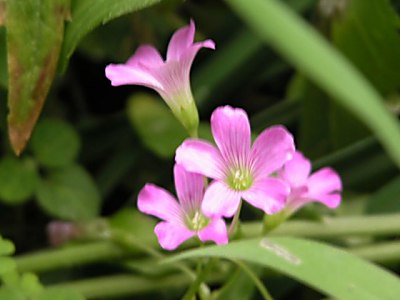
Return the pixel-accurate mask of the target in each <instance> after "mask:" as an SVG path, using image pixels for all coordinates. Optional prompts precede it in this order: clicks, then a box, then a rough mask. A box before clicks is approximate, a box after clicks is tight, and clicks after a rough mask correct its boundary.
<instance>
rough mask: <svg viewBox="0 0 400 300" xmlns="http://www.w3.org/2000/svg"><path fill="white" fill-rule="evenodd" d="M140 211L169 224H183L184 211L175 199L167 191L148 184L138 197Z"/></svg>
mask: <svg viewBox="0 0 400 300" xmlns="http://www.w3.org/2000/svg"><path fill="white" fill-rule="evenodd" d="M138 209H139V210H140V211H141V212H143V213H145V214H149V215H152V216H155V217H158V218H160V219H162V220H165V221H169V222H175V223H178V222H183V214H182V209H181V208H180V206H179V205H178V202H177V201H176V200H175V198H174V197H173V196H172V195H171V194H170V193H169V192H167V191H166V190H164V189H162V188H160V187H158V186H156V185H153V184H150V183H148V184H146V185H145V186H144V187H143V188H142V189H141V191H140V192H139V195H138Z"/></svg>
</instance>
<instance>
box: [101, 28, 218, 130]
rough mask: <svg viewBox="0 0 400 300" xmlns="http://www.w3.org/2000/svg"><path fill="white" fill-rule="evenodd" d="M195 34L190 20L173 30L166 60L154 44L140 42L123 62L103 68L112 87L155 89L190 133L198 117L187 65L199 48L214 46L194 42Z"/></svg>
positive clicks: (207, 42)
mask: <svg viewBox="0 0 400 300" xmlns="http://www.w3.org/2000/svg"><path fill="white" fill-rule="evenodd" d="M194 34H195V25H194V22H193V21H191V22H190V25H188V26H186V27H183V28H181V29H179V30H178V31H176V32H175V33H174V35H173V36H172V38H171V40H170V42H169V45H168V50H167V59H166V61H164V60H163V58H162V57H161V55H160V53H159V52H158V51H157V49H155V48H154V47H153V46H150V45H142V46H140V47H139V48H138V49H137V50H136V52H135V53H134V54H133V56H132V57H131V58H129V59H128V61H127V62H126V63H125V64H110V65H108V66H107V67H106V76H107V78H108V79H110V80H111V84H112V85H113V86H119V85H127V84H132V85H142V86H145V87H148V88H151V89H154V90H155V91H157V92H158V93H159V94H160V96H161V97H162V98H163V99H164V100H165V102H166V103H167V104H168V106H169V107H170V108H171V110H172V112H173V113H174V115H175V116H176V117H177V118H178V120H180V122H181V123H182V124H183V126H184V127H185V128H186V129H187V130H188V131H189V132H191V133H193V132H194V131H196V130H197V127H198V123H199V117H198V112H197V108H196V104H195V102H194V100H193V96H192V92H191V89H190V81H189V76H190V68H191V66H192V63H193V60H194V58H195V56H196V54H197V52H198V51H199V50H200V49H201V48H203V47H205V48H211V49H214V48H215V44H214V42H213V41H212V40H205V41H203V42H197V43H193V40H194Z"/></svg>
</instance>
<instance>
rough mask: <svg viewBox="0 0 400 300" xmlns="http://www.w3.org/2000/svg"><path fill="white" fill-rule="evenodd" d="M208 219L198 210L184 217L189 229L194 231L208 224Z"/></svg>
mask: <svg viewBox="0 0 400 300" xmlns="http://www.w3.org/2000/svg"><path fill="white" fill-rule="evenodd" d="M209 221H210V220H209V219H208V218H207V217H206V216H204V215H203V214H202V213H201V212H199V211H195V212H194V213H193V214H190V215H188V216H187V218H186V224H187V226H188V227H189V229H190V230H194V231H199V230H202V229H203V228H205V227H206V226H207V225H208V223H209Z"/></svg>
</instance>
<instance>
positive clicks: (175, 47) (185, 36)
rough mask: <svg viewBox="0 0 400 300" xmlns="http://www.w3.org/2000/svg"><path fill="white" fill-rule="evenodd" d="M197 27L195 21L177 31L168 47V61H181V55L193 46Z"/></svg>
mask: <svg viewBox="0 0 400 300" xmlns="http://www.w3.org/2000/svg"><path fill="white" fill-rule="evenodd" d="M195 30H196V29H195V25H194V22H193V20H191V21H190V24H189V25H188V26H185V27H183V28H181V29H179V30H177V31H176V32H175V33H174V34H173V36H172V37H171V40H170V42H169V45H168V50H167V61H170V60H180V57H181V54H182V53H183V52H184V51H185V50H186V49H187V48H189V47H190V46H191V45H192V44H193V40H194V32H195Z"/></svg>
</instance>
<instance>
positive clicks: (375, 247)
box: [348, 241, 400, 265]
mask: <svg viewBox="0 0 400 300" xmlns="http://www.w3.org/2000/svg"><path fill="white" fill-rule="evenodd" d="M348 251H349V252H351V253H353V254H355V255H357V256H361V257H362V258H364V259H367V260H370V261H373V262H376V263H380V264H385V265H390V264H394V263H398V262H399V260H400V242H399V241H395V242H392V241H391V242H383V243H379V244H372V245H367V246H360V247H354V248H350V249H348Z"/></svg>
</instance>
